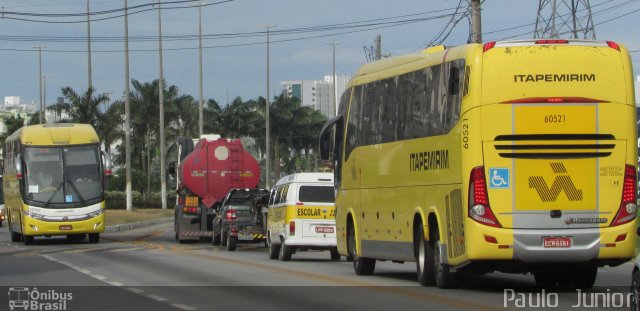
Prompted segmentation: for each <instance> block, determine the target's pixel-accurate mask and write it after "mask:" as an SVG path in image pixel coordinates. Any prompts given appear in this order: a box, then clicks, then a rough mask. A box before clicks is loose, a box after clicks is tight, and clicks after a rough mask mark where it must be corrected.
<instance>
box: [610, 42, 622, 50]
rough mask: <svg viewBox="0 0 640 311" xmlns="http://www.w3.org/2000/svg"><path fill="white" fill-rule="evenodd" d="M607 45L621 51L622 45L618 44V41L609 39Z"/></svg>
mask: <svg viewBox="0 0 640 311" xmlns="http://www.w3.org/2000/svg"><path fill="white" fill-rule="evenodd" d="M607 45H608V46H609V47H610V48H612V49H614V50H618V51H620V45H618V44H617V43H615V42H613V41H607Z"/></svg>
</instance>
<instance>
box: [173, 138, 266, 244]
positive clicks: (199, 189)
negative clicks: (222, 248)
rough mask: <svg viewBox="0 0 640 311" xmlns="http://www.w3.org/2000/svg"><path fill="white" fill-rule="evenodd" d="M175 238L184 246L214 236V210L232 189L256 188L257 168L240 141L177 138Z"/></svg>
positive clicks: (256, 164) (258, 174)
mask: <svg viewBox="0 0 640 311" xmlns="http://www.w3.org/2000/svg"><path fill="white" fill-rule="evenodd" d="M176 178H177V202H176V207H175V224H174V226H175V238H176V241H178V242H180V243H183V242H185V241H187V240H199V239H200V238H201V237H208V238H211V237H212V236H213V231H212V220H213V218H214V216H215V213H216V209H217V207H218V206H219V205H220V203H221V202H222V200H223V199H224V198H225V196H226V194H227V192H229V190H230V189H232V188H256V187H257V186H258V183H259V182H260V168H259V166H258V162H257V161H256V159H255V158H254V157H253V156H252V155H251V154H249V152H247V151H246V150H245V149H244V148H243V147H242V143H241V141H240V139H232V140H230V139H225V138H220V137H219V136H218V135H207V136H204V138H200V139H199V140H197V142H195V146H194V140H192V139H191V138H188V137H180V138H178V164H177V166H176Z"/></svg>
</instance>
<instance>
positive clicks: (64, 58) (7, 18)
mask: <svg viewBox="0 0 640 311" xmlns="http://www.w3.org/2000/svg"><path fill="white" fill-rule="evenodd" d="M155 1H156V2H157V1H158V0H155ZM567 1H569V2H570V0H567ZM152 2H154V1H152V0H129V1H128V7H129V8H130V10H129V49H130V53H129V64H130V65H129V68H130V69H129V70H130V71H129V72H130V78H131V79H135V80H138V81H141V82H150V81H152V80H155V79H157V78H158V76H159V53H158V41H157V37H158V11H157V10H154V9H152V7H151V6H150V4H151V3H152ZM191 2H192V1H180V0H162V7H163V8H165V9H163V10H162V11H161V13H162V35H163V50H164V51H163V72H164V78H165V81H166V82H167V84H169V85H175V86H177V87H178V88H179V91H180V94H188V95H192V96H193V97H194V98H196V99H198V97H199V84H198V7H196V6H193V3H191ZM559 2H560V1H559ZM590 3H591V9H592V17H593V23H594V25H595V34H596V37H597V39H598V40H611V41H615V42H618V43H622V44H624V45H625V46H627V48H628V49H629V50H630V51H631V56H632V61H633V66H634V73H635V75H639V74H640V27H639V26H640V25H639V24H640V0H591V1H590ZM204 4H206V6H203V7H202V8H201V10H202V34H203V84H204V86H203V93H204V98H205V100H207V99H210V98H213V99H215V100H216V101H218V102H219V103H221V104H223V105H224V104H225V103H227V102H228V100H229V99H230V100H233V99H234V98H235V97H237V96H240V97H242V98H243V99H245V100H248V99H255V98H257V97H258V96H266V75H267V74H266V72H267V70H266V44H265V42H266V28H264V27H263V26H264V25H274V26H275V27H273V28H271V30H270V45H269V50H270V62H269V64H270V92H271V97H273V96H274V95H277V94H278V93H280V91H281V87H280V81H285V80H322V79H323V76H325V75H330V74H331V73H332V70H333V63H332V62H333V59H332V46H331V45H329V43H331V42H339V44H338V45H337V46H336V54H335V55H336V59H335V62H336V71H337V73H338V74H353V73H354V72H355V71H356V70H357V69H358V67H359V66H361V65H362V64H364V63H366V61H367V59H366V56H365V52H364V47H365V46H367V47H370V46H372V45H373V44H374V39H375V37H376V36H377V35H378V34H379V35H381V36H382V52H383V53H388V54H390V55H401V54H406V53H414V52H417V51H419V50H420V49H422V48H424V47H425V46H426V45H428V44H430V43H431V44H434V43H438V42H442V44H444V45H446V46H456V45H461V44H465V43H466V42H467V39H468V37H469V22H468V19H467V18H464V17H463V18H460V15H459V14H458V15H454V13H456V12H457V13H463V12H464V11H465V10H466V8H467V5H468V3H467V0H322V1H317V0H316V1H309V0H206V1H204ZM459 5H460V8H459V9H458V10H457V11H456V8H457V7H458V6H459ZM538 5H539V1H535V0H487V1H484V3H483V5H482V32H483V41H485V42H488V41H495V40H502V39H530V38H533V33H534V30H535V22H536V16H537V13H538ZM90 6H91V12H92V22H91V23H90V26H91V38H92V43H91V49H92V54H91V55H92V57H91V59H92V80H93V86H94V88H96V90H97V92H100V93H108V94H109V95H110V97H111V99H112V100H120V99H122V98H123V92H124V88H125V53H124V45H125V43H124V39H123V38H124V18H123V17H122V15H123V12H122V11H120V9H122V8H124V0H90ZM0 7H1V10H2V12H3V13H2V14H1V15H0V69H1V73H0V96H2V97H4V96H20V97H21V100H22V102H23V103H30V102H34V101H35V102H38V101H39V91H38V90H39V81H38V76H39V66H38V65H39V58H38V52H37V50H36V49H34V46H38V45H44V46H46V48H44V49H43V52H42V74H43V75H46V76H47V79H46V102H47V104H49V105H50V104H53V103H55V101H56V98H57V97H61V96H62V92H61V88H63V87H66V86H70V87H72V88H73V89H74V90H76V91H77V92H84V90H86V88H87V85H88V66H87V59H88V53H87V23H86V15H84V16H83V14H86V12H87V1H86V0H0ZM106 11H113V13H107V12H106ZM563 12H566V10H565V11H561V12H560V13H561V14H562V13H563ZM542 13H543V16H545V18H549V16H550V15H551V10H550V9H546V10H545V11H543V12H542ZM584 15H586V12H585V11H581V12H579V13H578V16H584ZM452 17H453V18H452ZM456 21H458V22H457V23H456ZM583 24H584V22H583Z"/></svg>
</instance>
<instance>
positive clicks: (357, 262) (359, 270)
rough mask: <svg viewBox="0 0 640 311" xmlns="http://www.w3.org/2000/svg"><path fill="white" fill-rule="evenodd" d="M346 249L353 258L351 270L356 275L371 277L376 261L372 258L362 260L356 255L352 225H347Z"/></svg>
mask: <svg viewBox="0 0 640 311" xmlns="http://www.w3.org/2000/svg"><path fill="white" fill-rule="evenodd" d="M347 249H348V252H349V254H350V255H351V256H353V270H355V272H356V274H357V275H371V274H373V271H374V270H375V269H376V260H375V259H372V258H362V257H359V256H358V255H357V254H356V237H355V233H354V230H353V225H351V224H350V225H349V227H348V228H347Z"/></svg>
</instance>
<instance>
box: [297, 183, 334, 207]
mask: <svg viewBox="0 0 640 311" xmlns="http://www.w3.org/2000/svg"><path fill="white" fill-rule="evenodd" d="M298 200H299V201H300V202H321V203H333V202H334V201H335V193H334V191H333V186H300V191H299V194H298Z"/></svg>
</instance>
